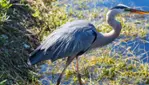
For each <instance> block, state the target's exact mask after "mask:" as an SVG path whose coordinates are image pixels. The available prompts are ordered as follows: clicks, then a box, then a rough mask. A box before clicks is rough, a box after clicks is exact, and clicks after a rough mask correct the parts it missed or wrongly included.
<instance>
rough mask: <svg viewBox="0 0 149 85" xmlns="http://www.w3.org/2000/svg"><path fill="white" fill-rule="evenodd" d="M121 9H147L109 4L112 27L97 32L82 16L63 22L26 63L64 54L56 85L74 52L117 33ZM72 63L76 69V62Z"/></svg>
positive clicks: (112, 36)
mask: <svg viewBox="0 0 149 85" xmlns="http://www.w3.org/2000/svg"><path fill="white" fill-rule="evenodd" d="M125 11H126V12H134V13H139V14H143V13H144V14H147V13H149V12H144V11H140V10H135V9H131V8H129V7H127V6H124V5H122V6H121V5H119V6H116V7H113V8H112V9H111V10H109V12H108V13H107V18H106V21H107V22H108V24H109V25H110V26H111V27H112V28H113V30H112V31H111V32H109V33H105V34H102V33H99V32H97V30H96V28H95V27H94V25H93V24H91V23H90V22H88V21H85V20H77V21H73V22H69V23H66V24H65V25H63V26H61V27H60V28H59V29H57V30H55V31H54V32H52V33H51V34H50V35H49V36H48V38H47V39H46V40H45V41H44V42H43V43H42V44H41V45H40V46H39V47H38V48H37V49H36V50H35V51H34V52H33V53H32V54H31V55H30V58H29V63H30V64H31V65H33V64H36V63H38V62H40V61H44V60H51V61H55V60H57V59H60V58H65V57H67V62H66V66H65V68H64V70H63V71H62V73H61V75H60V77H59V79H58V83H57V85H59V84H60V80H61V77H62V75H63V73H64V71H65V69H66V68H67V66H68V65H69V64H70V63H71V62H72V60H73V59H74V58H75V57H76V59H78V56H79V55H82V54H83V53H84V52H86V51H87V50H90V49H94V48H98V47H101V46H104V45H107V44H109V43H111V42H112V41H113V40H114V39H116V38H117V37H118V36H119V34H120V31H121V28H122V26H121V23H120V22H118V21H116V20H115V16H116V15H118V14H120V13H122V12H125ZM77 62H78V60H77ZM76 65H77V72H78V63H77V64H76ZM78 78H79V82H80V84H81V85H82V83H81V78H80V75H79V73H78Z"/></svg>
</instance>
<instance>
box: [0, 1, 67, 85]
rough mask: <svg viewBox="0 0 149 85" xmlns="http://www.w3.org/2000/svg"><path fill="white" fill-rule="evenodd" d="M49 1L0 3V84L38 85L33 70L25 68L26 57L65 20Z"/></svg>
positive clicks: (36, 76) (60, 11) (59, 10)
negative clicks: (44, 36) (45, 36)
mask: <svg viewBox="0 0 149 85" xmlns="http://www.w3.org/2000/svg"><path fill="white" fill-rule="evenodd" d="M53 1H54V0H52V1H51V0H50V1H49V0H44V2H43V1H42V0H0V9H1V10H0V67H1V68H0V81H1V82H0V83H2V84H3V83H6V84H8V85H12V84H16V85H30V84H33V85H37V84H38V82H37V78H38V75H33V74H34V72H33V68H34V67H33V68H32V67H29V66H28V65H27V64H26V62H27V59H28V56H29V54H30V53H31V52H32V51H33V50H34V48H35V47H37V45H39V40H40V39H42V38H43V35H47V33H49V32H51V31H53V30H54V29H55V28H56V27H57V26H59V25H60V24H63V23H65V22H66V20H67V16H66V15H65V13H63V12H64V10H63V9H59V8H58V7H54V6H52V5H51V4H52V2H53ZM60 13H62V14H60ZM55 14H57V15H55ZM63 14H64V15H63ZM53 20H54V22H53ZM51 22H53V23H51ZM51 28H53V29H51ZM37 35H39V36H37Z"/></svg>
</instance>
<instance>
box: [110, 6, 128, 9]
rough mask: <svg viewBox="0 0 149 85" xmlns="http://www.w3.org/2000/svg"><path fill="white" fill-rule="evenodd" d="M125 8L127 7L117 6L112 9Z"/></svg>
mask: <svg viewBox="0 0 149 85" xmlns="http://www.w3.org/2000/svg"><path fill="white" fill-rule="evenodd" d="M125 8H127V7H124V6H115V7H113V8H111V9H125Z"/></svg>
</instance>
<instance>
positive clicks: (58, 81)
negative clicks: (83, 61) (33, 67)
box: [56, 56, 75, 85]
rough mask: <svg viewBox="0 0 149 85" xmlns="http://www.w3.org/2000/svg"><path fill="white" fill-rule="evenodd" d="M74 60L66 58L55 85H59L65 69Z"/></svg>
mask: <svg viewBox="0 0 149 85" xmlns="http://www.w3.org/2000/svg"><path fill="white" fill-rule="evenodd" d="M74 58H75V56H74V57H68V58H67V61H66V66H65V67H64V69H63V71H62V73H61V74H60V76H59V78H58V80H57V84H56V85H59V84H60V82H61V79H62V76H63V74H64V72H65V70H66V68H67V67H68V66H69V64H70V63H71V62H72V60H73V59H74Z"/></svg>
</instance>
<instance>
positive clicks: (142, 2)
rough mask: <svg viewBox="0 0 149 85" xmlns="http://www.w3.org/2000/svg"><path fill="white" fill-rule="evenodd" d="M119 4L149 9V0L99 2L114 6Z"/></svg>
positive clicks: (107, 0)
mask: <svg viewBox="0 0 149 85" xmlns="http://www.w3.org/2000/svg"><path fill="white" fill-rule="evenodd" d="M99 1H100V0H99ZM111 2H112V3H111ZM117 4H125V5H127V6H131V7H136V8H140V9H143V10H149V0H103V3H101V2H98V3H97V6H106V7H113V6H115V5H117Z"/></svg>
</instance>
